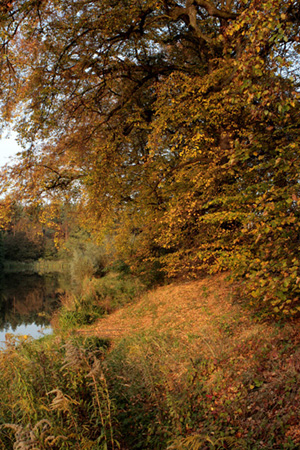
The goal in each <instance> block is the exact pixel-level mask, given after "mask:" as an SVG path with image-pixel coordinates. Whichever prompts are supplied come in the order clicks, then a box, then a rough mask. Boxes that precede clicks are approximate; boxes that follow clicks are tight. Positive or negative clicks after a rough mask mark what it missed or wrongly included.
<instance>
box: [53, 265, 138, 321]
mask: <svg viewBox="0 0 300 450" xmlns="http://www.w3.org/2000/svg"><path fill="white" fill-rule="evenodd" d="M143 289H144V286H143V285H142V284H141V283H140V282H139V280H138V279H136V278H134V277H132V276H128V277H122V278H121V277H119V276H118V275H117V274H113V273H109V274H108V275H106V276H105V277H103V278H85V279H84V280H83V282H82V286H81V292H80V293H79V294H78V295H75V294H71V295H67V296H65V298H64V300H63V306H62V308H61V310H60V312H59V325H60V327H61V328H62V329H70V328H74V327H77V326H83V325H90V324H92V323H94V322H95V321H96V320H97V319H99V318H100V317H102V316H104V315H106V314H109V313H111V312H112V311H115V310H116V309H118V308H120V307H122V306H124V305H126V304H128V303H130V302H132V301H133V299H134V298H136V297H137V296H138V295H139V294H140V293H141V292H142V290H143Z"/></svg>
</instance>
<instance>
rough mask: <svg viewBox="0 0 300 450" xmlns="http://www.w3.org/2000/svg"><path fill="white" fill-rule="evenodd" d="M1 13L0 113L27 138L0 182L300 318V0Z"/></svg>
mask: <svg viewBox="0 0 300 450" xmlns="http://www.w3.org/2000/svg"><path fill="white" fill-rule="evenodd" d="M0 8H1V9H0V17H1V37H0V39H1V49H2V58H1V79H2V88H1V103H2V116H3V119H4V120H6V121H11V120H12V121H13V122H14V123H15V124H16V125H15V126H16V128H17V130H18V132H19V135H20V138H21V139H22V141H23V143H24V145H25V150H24V153H23V154H22V155H21V156H20V159H19V162H18V163H17V164H16V165H15V166H14V167H13V168H12V169H10V170H7V171H6V172H5V173H3V182H4V181H5V183H4V184H3V185H5V186H7V183H8V182H10V183H11V188H10V189H14V192H15V195H18V196H20V195H21V196H22V197H23V198H25V199H30V198H35V199H36V198H39V199H40V198H43V197H45V198H46V197H47V196H51V195H55V193H60V194H59V195H62V193H63V195H66V196H69V195H72V196H73V197H74V198H75V199H76V202H77V204H80V205H81V210H82V220H83V221H85V222H86V223H87V224H89V225H90V227H91V228H94V229H98V230H99V229H101V230H104V229H105V230H108V227H109V230H110V233H111V234H112V233H113V234H114V236H115V237H114V239H115V242H118V243H119V248H122V247H123V248H125V250H126V251H125V253H126V252H127V257H131V263H132V264H133V261H138V265H140V261H141V260H144V261H145V260H148V261H159V263H160V264H161V265H162V267H163V268H164V270H165V271H166V272H167V273H168V274H169V275H176V274H178V273H186V274H188V275H192V274H196V273H198V272H199V270H203V269H205V270H210V271H216V270H228V269H231V270H232V271H234V273H237V274H239V275H241V276H243V277H244V278H245V280H246V288H247V289H248V291H249V293H250V294H251V298H252V299H253V303H254V304H255V305H259V306H260V307H264V306H265V307H266V309H267V310H270V307H271V309H272V311H274V312H276V313H278V312H282V311H283V312H285V313H292V314H297V313H298V312H299V309H300V307H299V298H298V296H299V294H300V292H299V290H300V289H299V281H300V268H299V250H300V249H299V205H300V193H299V173H300V170H299V169H300V167H299V164H300V161H299V50H300V48H299V24H300V19H299V17H300V14H299V3H298V2H297V1H292V0H283V1H279V0H274V1H269V0H249V1H246V0H241V1H237V0H236V1H234V0H222V1H213V0H193V1H192V0H187V1H177V2H176V1H173V0H145V1H142V0H140V1H137V0H133V1H129V0H128V1H127V0H122V1H121V0H116V1H111V0H101V1H100V0H99V1H98V0H95V1H91V0H64V1H62V0H16V1H11V2H10V1H7V2H2V4H1V7H0ZM10 192H13V191H10ZM10 195H12V194H11V193H10ZM56 195H57V194H56ZM107 232H108V231H107Z"/></svg>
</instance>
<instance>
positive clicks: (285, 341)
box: [81, 275, 300, 450]
mask: <svg viewBox="0 0 300 450" xmlns="http://www.w3.org/2000/svg"><path fill="white" fill-rule="evenodd" d="M233 300H234V290H233V287H232V286H231V285H230V284H229V283H228V282H227V281H226V275H217V276H214V277H211V278H207V279H204V280H200V281H192V282H187V283H181V284H173V285H170V286H164V287H159V288H157V289H155V290H153V291H151V292H149V293H147V294H146V295H144V296H142V297H141V298H140V300H139V301H138V302H137V303H135V304H132V305H130V306H127V307H125V308H123V309H121V310H119V311H117V312H115V313H113V314H111V315H110V316H107V317H105V318H103V319H101V320H100V321H98V323H97V324H96V326H94V327H90V328H85V329H84V330H81V333H83V334H85V335H91V334H96V335H97V336H98V337H100V338H103V339H109V340H110V341H111V342H112V344H113V345H112V346H111V350H110V353H109V355H108V357H107V360H106V364H107V371H108V378H109V379H111V380H113V381H111V390H112V392H113V396H114V398H115V399H116V400H115V401H116V403H117V404H118V403H120V402H121V403H122V401H124V398H126V406H124V410H122V411H121V412H120V411H119V413H120V417H121V418H122V420H123V421H124V417H126V425H125V426H124V427H122V425H121V429H122V428H124V429H122V435H123V436H126V438H125V439H124V442H123V447H122V448H130V449H132V448H144V449H146V448H149V449H150V448H153V449H158V448H166V447H165V446H164V444H163V442H164V441H165V440H166V438H167V441H168V442H169V446H168V447H167V448H170V449H178V450H179V449H215V448H217V449H226V448H235V449H252V450H253V449H263V448H265V449H283V448H288V449H294V448H295V449H296V448H299V445H300V427H299V423H300V421H299V419H300V411H299V400H300V391H299V386H300V363H299V361H300V333H299V331H300V323H299V321H298V322H293V323H288V324H285V325H279V324H276V323H269V324H266V323H259V322H258V321H257V320H255V319H254V318H253V317H251V315H250V313H248V312H246V311H245V310H244V309H243V307H242V305H241V304H240V302H237V300H236V299H235V301H233ZM122 399H123V400H122ZM171 430H172V431H171ZM137 437H138V438H139V439H140V441H139V443H140V444H137V442H136V439H137ZM170 441H171V442H172V444H170ZM141 442H142V444H141ZM128 445H129V446H128ZM139 445H143V446H142V447H140V446H139ZM127 446H128V447H127Z"/></svg>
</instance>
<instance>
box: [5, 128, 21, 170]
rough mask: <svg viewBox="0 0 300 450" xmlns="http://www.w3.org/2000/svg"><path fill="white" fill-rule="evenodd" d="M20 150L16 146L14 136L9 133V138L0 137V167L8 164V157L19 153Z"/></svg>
mask: <svg viewBox="0 0 300 450" xmlns="http://www.w3.org/2000/svg"><path fill="white" fill-rule="evenodd" d="M21 150H22V148H21V147H20V146H18V144H17V142H16V140H15V138H14V134H13V133H11V135H10V137H9V138H5V137H2V139H0V167H2V166H4V164H7V163H8V162H9V157H10V156H14V155H15V154H16V153H17V152H20V151H21Z"/></svg>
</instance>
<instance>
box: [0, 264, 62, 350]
mask: <svg viewBox="0 0 300 450" xmlns="http://www.w3.org/2000/svg"><path fill="white" fill-rule="evenodd" d="M67 287H68V283H67V280H66V279H65V278H64V277H62V276H61V275H58V274H51V275H44V276H40V275H36V274H35V275H33V274H31V275H25V274H22V273H11V274H5V275H3V274H2V276H1V279H0V347H3V345H4V344H3V342H4V341H5V335H6V334H7V333H9V334H14V335H30V336H32V337H33V338H37V337H40V336H42V335H43V334H49V333H51V327H50V319H51V317H52V315H53V312H54V311H55V310H56V309H57V308H58V307H59V305H60V296H61V294H63V293H64V292H65V290H66V289H67Z"/></svg>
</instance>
